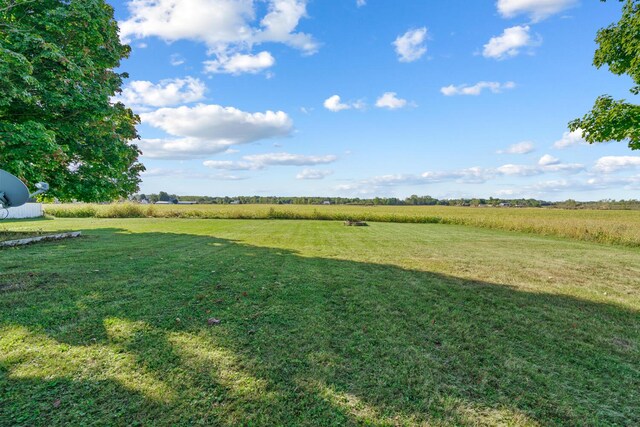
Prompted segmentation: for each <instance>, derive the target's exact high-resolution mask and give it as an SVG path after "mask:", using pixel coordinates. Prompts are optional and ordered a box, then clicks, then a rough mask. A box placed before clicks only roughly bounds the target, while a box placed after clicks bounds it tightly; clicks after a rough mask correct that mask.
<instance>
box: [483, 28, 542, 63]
mask: <svg viewBox="0 0 640 427" xmlns="http://www.w3.org/2000/svg"><path fill="white" fill-rule="evenodd" d="M529 31H530V27H529V26H528V25H516V26H515V27H511V28H506V29H505V30H504V31H503V32H502V34H501V35H499V36H495V37H491V39H490V40H489V42H488V43H487V44H485V45H484V47H483V50H482V55H483V56H484V57H485V58H493V59H505V58H509V57H513V56H517V55H518V54H519V53H520V51H521V50H522V49H523V48H526V47H533V46H538V45H540V43H541V40H542V39H541V38H540V37H539V36H538V37H537V38H535V39H534V38H533V37H532V36H531V34H530V33H529Z"/></svg>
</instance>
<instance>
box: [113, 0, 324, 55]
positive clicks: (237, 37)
mask: <svg viewBox="0 0 640 427" xmlns="http://www.w3.org/2000/svg"><path fill="white" fill-rule="evenodd" d="M306 8H307V1H306V0H268V4H267V10H266V13H265V15H264V16H263V17H262V19H260V23H259V25H255V24H254V23H255V21H256V19H259V16H258V13H259V10H258V7H257V4H256V2H254V1H253V0H131V1H130V2H129V3H128V9H129V15H130V16H129V18H128V19H126V20H124V21H120V22H119V26H120V35H121V37H122V38H123V40H124V41H128V40H131V39H134V38H144V37H159V38H161V39H163V40H165V41H167V42H172V41H176V40H193V41H199V42H203V43H205V44H206V45H207V46H208V47H209V49H211V50H212V51H215V52H226V51H227V50H228V49H229V48H236V49H237V48H246V47H251V46H252V45H253V44H257V43H264V42H279V43H284V44H288V45H291V46H293V47H296V48H299V49H301V50H303V51H305V52H308V53H312V52H314V51H315V50H316V49H317V47H318V46H317V43H316V42H315V41H314V40H313V38H312V37H311V36H310V35H308V34H304V33H299V32H295V30H296V27H297V26H298V23H299V22H300V20H301V19H302V18H304V17H306V15H307V11H306Z"/></svg>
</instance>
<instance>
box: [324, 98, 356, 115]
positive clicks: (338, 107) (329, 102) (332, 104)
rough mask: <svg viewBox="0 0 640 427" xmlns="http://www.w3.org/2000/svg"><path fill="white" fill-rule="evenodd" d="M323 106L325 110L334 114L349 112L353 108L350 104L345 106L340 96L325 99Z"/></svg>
mask: <svg viewBox="0 0 640 427" xmlns="http://www.w3.org/2000/svg"><path fill="white" fill-rule="evenodd" d="M323 105H324V108H326V109H327V110H329V111H333V112H338V111H342V110H348V109H349V108H351V106H350V105H349V104H344V103H342V102H341V101H340V96H339V95H333V96H330V97H329V98H327V99H325V100H324V104H323Z"/></svg>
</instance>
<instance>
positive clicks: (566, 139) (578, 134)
mask: <svg viewBox="0 0 640 427" xmlns="http://www.w3.org/2000/svg"><path fill="white" fill-rule="evenodd" d="M586 143H587V141H585V140H584V138H583V136H582V129H576V130H574V131H571V132H569V131H567V132H564V133H563V134H562V138H560V139H559V140H557V141H556V142H554V143H553V147H554V148H557V149H563V148H567V147H571V146H573V145H578V144H586Z"/></svg>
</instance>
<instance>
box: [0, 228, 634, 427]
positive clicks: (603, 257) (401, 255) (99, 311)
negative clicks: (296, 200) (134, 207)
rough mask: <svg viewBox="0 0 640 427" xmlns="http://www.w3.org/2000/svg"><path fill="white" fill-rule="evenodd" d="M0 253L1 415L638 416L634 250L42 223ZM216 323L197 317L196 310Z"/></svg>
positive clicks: (298, 421)
mask: <svg viewBox="0 0 640 427" xmlns="http://www.w3.org/2000/svg"><path fill="white" fill-rule="evenodd" d="M3 226H4V227H5V228H7V229H10V230H13V231H15V232H25V231H28V230H43V231H53V230H82V231H83V236H84V237H82V238H79V239H72V240H65V241H58V242H50V243H42V244H36V245H32V246H26V247H21V248H14V249H5V250H0V425H7V426H22V425H24V426H31V425H46V426H55V425H85V424H95V425H154V426H155V425H198V424H202V425H229V426H231V425H265V426H272V425H291V426H294V425H296V426H297V425H308V426H322V425H336V426H337V425H350V424H351V425H358V424H364V425H416V424H417V425H421V424H425V425H452V424H453V425H485V424H490V425H495V424H498V425H603V426H604V425H606V426H609V425H627V426H628V425H638V424H640V410H639V408H640V249H638V248H634V247H625V246H615V245H604V244H597V243H590V242H581V241H577V240H567V239H562V238H559V237H555V238H554V237H543V236H537V235H533V234H524V233H516V232H509V231H499V230H490V229H481V228H472V227H466V226H456V225H442V224H393V223H371V224H370V226H369V227H345V226H343V225H342V224H341V223H339V222H333V221H289V220H278V221H275V220H274V221H267V220H254V221H242V220H198V219H193V220H187V219H156V218H146V219H94V218H88V219H56V220H40V221H18V222H7V223H3ZM210 318H215V319H220V321H221V322H220V324H213V325H209V324H208V321H207V320H208V319H210Z"/></svg>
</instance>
